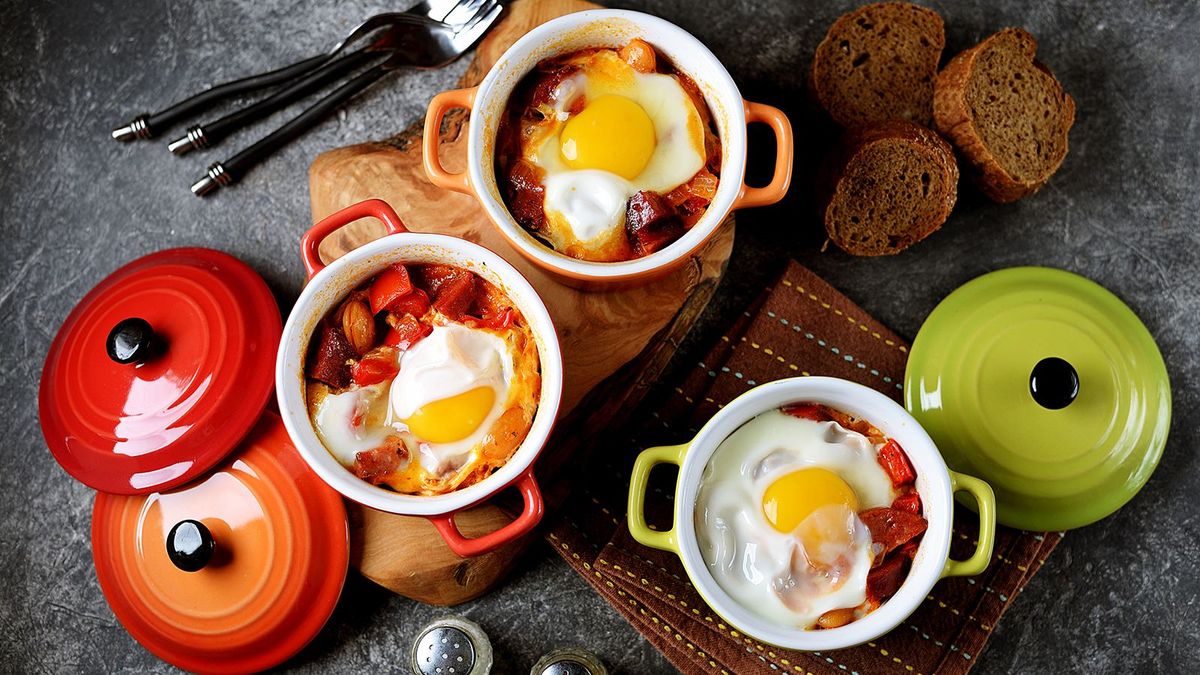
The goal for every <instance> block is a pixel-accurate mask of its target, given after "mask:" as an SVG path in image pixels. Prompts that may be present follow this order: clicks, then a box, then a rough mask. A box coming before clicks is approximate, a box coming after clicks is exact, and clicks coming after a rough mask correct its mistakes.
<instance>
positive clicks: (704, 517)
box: [695, 410, 892, 628]
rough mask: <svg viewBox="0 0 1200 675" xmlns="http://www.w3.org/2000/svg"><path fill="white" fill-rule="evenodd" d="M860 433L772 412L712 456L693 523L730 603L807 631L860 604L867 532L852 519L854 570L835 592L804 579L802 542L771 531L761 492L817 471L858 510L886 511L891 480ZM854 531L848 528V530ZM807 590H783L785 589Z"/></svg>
mask: <svg viewBox="0 0 1200 675" xmlns="http://www.w3.org/2000/svg"><path fill="white" fill-rule="evenodd" d="M876 455H877V451H876V448H875V447H874V446H873V445H872V444H871V442H870V441H869V440H868V439H867V438H866V437H865V436H863V435H861V434H859V433H857V432H854V431H849V430H847V429H844V428H843V427H841V426H840V425H838V424H837V423H836V422H814V421H812V420H806V419H799V418H796V417H793V416H791V415H787V414H785V413H783V412H780V411H778V410H773V411H770V412H766V413H763V414H761V415H759V416H757V417H755V418H754V419H753V420H751V421H749V422H747V423H746V424H744V425H743V426H742V427H740V428H739V429H738V430H737V431H735V432H734V433H732V434H730V435H729V437H728V438H726V439H725V440H724V441H723V442H722V443H721V445H720V446H719V447H718V448H717V450H716V452H714V454H713V456H712V458H711V459H710V460H709V463H708V465H707V466H706V467H705V469H704V473H703V476H702V478H701V487H700V492H699V495H698V497H697V503H696V511H695V524H696V534H697V539H698V541H699V544H700V548H701V554H702V556H703V558H704V561H705V563H706V564H707V566H708V568H709V570H710V571H711V572H712V574H713V576H714V578H715V579H716V581H717V583H718V584H719V585H720V586H721V588H722V589H724V590H725V591H726V592H727V593H728V594H729V595H730V596H731V597H733V599H734V600H735V601H737V602H738V603H739V604H740V605H742V606H743V607H745V608H746V609H748V610H750V611H752V612H754V613H756V614H758V615H760V616H762V617H763V618H765V619H768V620H769V621H771V622H773V623H776V624H779V625H783V626H789V627H798V628H811V627H812V626H813V625H814V624H815V623H816V620H817V619H818V618H819V617H820V616H821V614H824V613H825V612H827V611H830V610H833V609H839V608H844V607H856V606H858V605H860V604H862V603H863V602H864V601H865V600H866V580H867V573H868V572H870V569H871V562H872V560H873V558H874V555H873V551H872V546H871V536H870V531H869V530H868V529H867V527H866V525H864V524H863V523H862V521H861V520H860V519H859V518H858V517H857V515H854V516H852V518H853V523H852V525H851V526H850V527H851V528H852V531H853V536H852V538H851V545H850V547H849V549H848V550H839V551H838V553H841V554H843V555H845V556H846V557H847V558H848V559H849V560H850V561H851V565H850V567H849V569H848V570H847V573H846V574H845V575H844V579H845V581H844V583H842V584H840V586H839V587H837V588H830V587H828V586H827V585H822V584H823V582H822V580H820V579H815V578H801V577H803V576H804V574H805V569H806V565H805V564H804V562H803V560H804V558H803V552H802V549H803V547H802V544H801V543H800V541H799V540H798V539H796V538H795V537H794V536H792V535H791V534H785V533H782V532H779V531H778V530H776V529H775V528H774V527H773V526H772V525H771V524H770V523H769V522H768V521H767V519H766V517H765V516H764V514H763V511H762V498H763V493H764V492H765V491H766V490H767V488H768V487H769V486H770V485H771V483H773V482H774V481H775V480H776V479H778V478H780V477H781V476H784V475H786V474H788V473H791V472H793V471H796V470H798V469H803V468H808V467H820V468H824V469H828V470H830V471H832V472H834V473H836V474H837V475H839V476H840V477H841V478H842V479H843V480H845V481H846V483H847V484H848V485H849V486H850V487H851V488H852V489H853V490H854V492H855V493H856V495H857V497H858V502H859V510H863V509H868V508H873V507H877V506H888V505H890V504H891V500H892V485H891V480H890V479H889V478H888V476H887V474H886V473H885V472H884V471H883V468H882V467H880V466H879V463H878V462H877V460H876ZM848 531H850V530H848ZM797 581H798V582H799V583H798V584H797V585H800V586H806V587H807V588H808V589H809V590H808V591H807V593H808V594H805V595H803V596H800V595H798V594H797V593H795V592H793V593H790V594H789V593H787V592H781V591H780V590H779V589H780V588H782V587H786V586H788V585H789V584H793V583H796V582H797Z"/></svg>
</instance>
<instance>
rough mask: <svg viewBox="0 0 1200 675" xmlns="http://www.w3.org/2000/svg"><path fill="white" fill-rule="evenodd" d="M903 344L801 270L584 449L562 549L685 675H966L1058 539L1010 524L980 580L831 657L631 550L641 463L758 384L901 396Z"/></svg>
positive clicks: (657, 521)
mask: <svg viewBox="0 0 1200 675" xmlns="http://www.w3.org/2000/svg"><path fill="white" fill-rule="evenodd" d="M907 358H908V347H907V345H906V344H905V343H904V342H903V341H902V340H901V339H900V338H899V337H897V336H896V335H895V334H894V333H892V332H891V331H890V330H888V329H887V328H885V327H884V326H882V325H881V324H879V323H878V322H877V321H875V320H874V319H872V318H871V317H869V316H867V314H866V313H865V312H863V311H862V309H860V308H859V307H858V306H857V305H855V304H854V303H852V302H850V300H848V299H847V298H846V297H845V296H843V295H842V294H840V293H838V292H837V291H836V290H834V289H833V287H831V286H830V285H829V284H827V283H825V282H824V281H822V280H821V279H820V278H819V277H817V276H816V275H815V274H813V273H812V272H810V271H808V270H807V269H805V268H804V267H802V266H800V265H799V264H798V263H795V262H793V263H791V264H789V266H788V268H787V270H786V271H785V272H784V274H783V276H782V277H781V278H780V280H779V282H778V283H776V284H775V286H774V287H773V288H770V289H768V290H767V291H766V292H764V294H763V296H762V297H761V299H760V300H759V301H758V302H757V303H755V305H754V306H752V307H751V308H750V309H749V310H747V311H746V312H745V313H744V314H743V315H742V316H741V317H740V318H739V320H738V321H737V322H736V323H735V324H734V325H733V326H731V327H730V328H729V330H728V331H727V332H726V333H725V334H724V335H722V336H721V338H720V339H719V340H718V341H717V344H716V345H715V346H714V347H713V348H712V350H711V351H710V352H709V354H708V355H707V356H706V357H705V358H704V360H703V361H701V362H699V363H697V364H695V367H694V368H693V369H691V370H690V371H689V372H687V373H686V374H685V375H684V376H683V379H682V381H681V382H677V383H663V384H662V386H660V387H659V391H657V392H653V393H652V394H651V395H650V396H649V397H648V398H647V399H646V402H645V404H643V412H642V413H639V414H637V415H635V416H634V421H633V423H632V424H631V425H630V427H629V429H628V432H629V433H628V436H627V437H626V438H620V437H621V436H624V435H625V434H624V433H621V434H617V436H618V439H619V441H620V442H616V443H614V444H613V447H606V448H600V449H598V450H595V451H593V452H591V453H589V454H588V459H587V463H586V465H585V468H584V471H582V472H581V473H580V477H579V478H577V479H576V481H575V482H574V486H573V487H574V489H575V491H574V493H573V494H572V496H571V498H570V499H569V500H568V502H567V503H566V505H565V506H564V508H563V509H562V512H561V513H562V516H561V518H560V519H559V520H558V521H557V522H555V523H554V525H553V526H552V528H551V529H550V530H549V532H548V534H547V538H548V540H549V542H550V544H551V545H552V546H553V547H554V549H555V550H557V551H558V553H559V554H560V555H561V556H563V558H564V559H565V560H566V561H567V563H568V564H570V565H571V566H572V567H573V568H574V569H575V570H576V571H577V572H579V573H580V574H581V575H582V576H583V577H584V578H585V579H587V580H588V582H589V583H591V584H592V586H594V587H595V588H596V589H597V590H598V591H599V592H600V593H601V594H602V595H603V596H604V598H605V599H606V600H608V602H609V603H610V604H612V606H613V607H615V608H616V609H617V610H618V611H620V612H621V614H622V615H624V616H625V618H626V619H627V620H628V621H629V622H630V623H631V624H633V626H634V627H636V628H637V629H638V630H639V631H641V633H642V634H643V635H645V636H646V638H647V639H648V640H650V642H652V643H653V644H654V645H655V646H656V647H658V649H659V650H660V651H662V652H663V654H664V655H666V657H667V658H668V659H670V661H671V662H672V663H673V664H675V666H677V667H678V668H679V669H680V670H682V671H684V672H689V673H691V672H712V673H758V672H762V673H766V672H770V671H777V672H778V671H785V672H797V673H864V674H865V673H887V672H895V673H935V672H936V673H942V674H950V673H965V672H967V671H968V670H970V668H971V667H972V666H973V665H974V663H975V660H976V657H977V656H978V654H979V652H980V651H981V650H982V649H983V645H984V643H985V642H986V641H987V639H988V636H989V634H990V633H991V631H992V627H993V626H994V625H995V624H996V621H997V620H998V619H999V618H1000V616H1001V615H1002V614H1003V613H1004V611H1005V609H1007V608H1008V605H1009V603H1011V602H1012V600H1013V598H1014V597H1015V596H1016V595H1017V594H1018V593H1019V592H1020V591H1021V589H1022V588H1023V587H1024V586H1025V584H1027V583H1028V582H1029V580H1030V578H1032V576H1033V575H1034V573H1036V572H1037V570H1038V569H1039V568H1040V567H1041V565H1042V563H1043V562H1044V561H1045V559H1046V556H1047V555H1049V553H1050V551H1051V550H1053V549H1054V546H1055V545H1056V544H1058V542H1059V540H1060V539H1061V533H1037V532H1022V531H1018V530H1012V529H1008V528H1004V527H1001V528H999V531H998V533H997V536H996V548H995V554H994V555H993V558H992V563H991V565H990V566H989V567H988V568H987V570H986V571H985V572H984V573H983V574H982V575H980V576H978V577H975V578H971V579H965V578H955V579H944V580H942V581H941V582H939V583H938V584H937V585H936V586H934V588H933V591H932V593H931V595H930V596H929V597H928V598H927V599H926V601H925V603H924V604H922V605H921V606H920V607H919V608H918V609H917V611H916V612H914V613H913V615H912V616H910V617H909V618H908V619H906V620H905V621H904V623H902V624H901V625H900V626H899V627H898V628H896V629H895V630H893V631H892V632H891V633H889V634H888V635H885V636H883V637H881V638H879V639H878V640H876V641H874V642H869V643H867V644H865V645H861V646H859V647H854V648H851V649H844V650H840V651H836V652H828V653H801V652H793V651H788V650H782V649H777V648H775V647H772V646H770V645H765V644H762V643H760V642H758V641H756V640H754V639H751V638H749V637H746V636H745V635H742V634H741V633H739V632H738V631H737V630H735V629H733V628H732V627H730V626H728V625H726V624H725V623H724V622H723V621H722V620H721V619H720V617H718V616H716V615H715V614H714V613H713V612H712V610H710V609H709V608H708V606H707V605H706V604H705V603H704V601H703V600H702V599H701V598H700V596H699V595H698V594H697V593H696V591H695V589H693V588H692V586H691V584H690V583H689V582H688V580H687V576H686V575H685V573H684V571H683V567H682V566H681V565H680V563H679V561H678V560H677V559H676V558H675V556H674V555H672V554H670V553H665V552H662V551H657V550H654V549H650V548H647V547H645V546H642V545H640V544H638V543H637V542H635V541H633V539H632V537H630V535H629V531H628V529H627V528H626V526H625V502H626V498H627V491H628V487H629V475H630V471H631V468H632V466H633V459H634V457H636V455H637V453H638V452H639V451H641V450H642V449H643V448H647V447H651V446H654V445H664V444H675V443H681V442H683V441H686V440H687V439H689V438H691V437H692V436H694V435H695V433H696V431H697V429H699V428H700V426H701V425H703V423H704V422H705V421H706V420H708V418H710V417H711V416H712V415H713V414H714V413H716V412H717V410H718V409H719V408H720V407H721V406H722V405H723V404H724V403H726V402H728V401H729V400H731V399H733V398H734V397H735V396H737V395H738V394H741V393H742V392H744V391H746V390H747V389H750V388H751V387H753V386H754V385H756V384H758V383H762V382H768V381H770V380H777V379H781V378H784V377H793V376H797V375H810V374H811V375H832V376H836V377H841V378H845V379H848V380H853V381H855V382H859V383H861V384H864V385H867V386H870V387H874V388H875V389H878V390H879V391H882V392H884V393H886V394H887V395H889V396H891V397H892V398H894V399H896V400H897V401H900V400H901V399H902V396H901V394H902V392H901V383H902V381H903V376H904V364H905V361H906V360H907ZM667 473H668V471H667V470H659V471H656V472H655V474H654V480H652V481H651V483H650V490H649V494H648V496H647V500H646V501H647V519H648V521H649V522H650V523H651V525H655V526H658V527H659V528H660V529H663V528H668V527H670V520H671V508H672V503H671V500H672V497H673V492H674V476H673V475H669V476H668V475H664V474H667ZM977 531H978V527H977V520H976V516H975V514H973V513H971V512H969V511H965V510H963V509H961V508H959V509H958V512H957V513H956V514H955V521H954V537H953V542H952V545H951V554H952V555H953V556H954V557H956V558H960V559H961V558H966V557H968V556H969V555H970V554H971V552H972V551H973V550H974V542H975V538H976V535H977Z"/></svg>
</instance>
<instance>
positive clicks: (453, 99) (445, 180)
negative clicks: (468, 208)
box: [421, 87, 479, 195]
mask: <svg viewBox="0 0 1200 675" xmlns="http://www.w3.org/2000/svg"><path fill="white" fill-rule="evenodd" d="M478 89H479V87H471V88H470V89H452V90H450V91H443V92H442V93H440V94H438V95H437V96H434V97H433V100H432V101H430V102H429V110H428V111H427V112H426V113H425V133H424V135H423V136H422V138H421V141H422V143H421V154H422V155H424V163H425V175H426V176H429V182H431V183H433V184H434V185H436V186H438V187H440V188H444V189H446V190H454V191H455V192H461V193H463V194H465V195H469V194H473V193H472V192H471V183H470V180H469V179H468V178H467V172H466V171H464V172H462V173H450V172H449V171H446V169H445V168H443V167H442V160H441V159H439V158H438V141H439V140H440V138H441V133H440V132H441V129H442V118H443V117H445V116H446V113H448V112H450V111H451V110H453V109H455V108H466V109H467V110H470V109H471V106H472V105H474V103H475V92H476V91H477V90H478Z"/></svg>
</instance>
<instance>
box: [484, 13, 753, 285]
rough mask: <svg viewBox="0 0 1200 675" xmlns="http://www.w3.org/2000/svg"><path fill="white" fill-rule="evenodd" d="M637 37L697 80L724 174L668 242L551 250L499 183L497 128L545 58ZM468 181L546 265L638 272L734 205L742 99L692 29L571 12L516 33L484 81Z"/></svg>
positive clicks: (591, 275)
mask: <svg viewBox="0 0 1200 675" xmlns="http://www.w3.org/2000/svg"><path fill="white" fill-rule="evenodd" d="M635 37H640V38H643V39H645V40H646V41H647V42H649V43H650V44H652V45H654V47H655V48H656V49H658V51H659V52H661V53H662V54H663V55H665V56H666V57H667V58H668V59H670V61H671V63H672V64H674V65H675V66H676V67H677V68H679V70H681V71H682V72H684V73H686V74H687V75H688V76H689V77H691V78H692V79H693V80H695V82H696V84H697V85H698V86H699V87H700V90H701V91H702V92H703V93H704V98H705V100H706V101H707V103H708V107H709V109H710V110H711V111H712V113H713V119H714V121H715V122H716V123H717V127H718V128H717V131H718V135H719V136H720V138H721V153H722V156H721V178H720V181H719V183H718V185H717V194H716V196H715V197H714V199H713V201H712V203H711V204H709V207H708V210H707V211H706V212H705V214H704V215H703V216H702V217H701V218H700V220H699V221H697V222H696V224H695V225H694V226H692V228H691V229H690V230H688V231H687V232H686V233H685V234H684V235H683V236H682V237H680V238H679V239H678V240H677V241H675V242H674V243H672V244H671V245H670V246H667V247H666V248H664V249H662V250H661V251H657V252H655V253H652V254H650V255H648V256H645V257H643V258H637V259H635V260H629V261H624V262H589V261H586V260H578V259H576V258H572V257H570V256H567V255H563V254H562V253H558V252H557V251H555V250H553V249H551V248H550V247H549V246H547V245H545V244H543V243H542V242H540V241H538V240H537V239H536V238H534V236H533V235H531V234H529V233H528V232H526V231H525V228H523V227H521V225H520V224H518V223H517V221H516V220H515V219H514V218H513V217H512V214H511V213H509V211H508V207H507V206H505V205H504V200H503V199H502V198H501V196H500V192H499V189H498V188H497V186H496V179H495V164H494V161H493V152H492V150H493V148H494V147H495V135H496V127H497V124H498V122H499V119H500V116H501V115H502V114H503V112H504V108H505V106H506V105H507V104H508V98H509V95H510V94H511V93H512V90H513V88H514V87H515V86H516V84H517V83H518V82H519V81H520V80H521V78H522V77H524V76H525V74H526V73H528V72H529V71H530V70H531V69H532V68H533V67H534V66H535V65H536V64H537V62H538V61H541V60H542V59H545V58H549V57H551V56H556V55H558V54H563V53H567V52H571V51H574V50H577V49H583V48H585V47H596V46H620V45H623V44H625V43H626V42H628V41H629V40H630V39H632V38H635ZM467 167H468V172H469V177H470V184H471V186H472V188H473V190H474V192H475V194H476V196H477V197H478V199H479V202H480V203H481V204H482V205H483V208H484V210H485V211H487V214H488V216H489V217H490V218H491V219H492V222H493V223H495V224H496V225H497V226H498V227H499V228H500V229H501V230H502V231H503V232H504V234H505V236H506V237H507V238H508V240H509V241H510V242H512V243H513V245H514V246H516V247H517V248H519V249H520V250H521V252H522V253H523V254H524V255H526V256H528V257H530V258H532V259H535V260H536V261H537V262H538V263H539V264H541V265H543V266H545V267H546V268H549V269H552V270H557V271H560V272H562V273H565V274H567V275H568V276H572V277H577V278H587V279H597V280H605V279H611V278H614V277H616V278H622V277H630V276H641V275H644V274H646V273H648V272H651V271H653V270H656V269H659V268H664V267H670V266H672V265H674V264H675V263H677V262H678V261H679V260H680V259H682V258H684V257H686V256H687V255H688V254H690V253H691V252H692V251H693V250H694V249H696V248H697V247H699V246H700V245H701V244H702V243H704V241H706V240H707V239H708V238H709V237H711V236H712V235H713V233H715V232H716V230H717V228H718V227H719V226H720V224H721V221H722V220H724V219H725V216H726V215H728V214H729V212H730V211H731V210H733V206H734V204H735V202H736V201H737V198H738V195H739V194H740V193H741V190H742V184H743V182H744V180H745V174H746V108H745V101H744V99H743V98H742V94H741V92H740V91H739V90H738V87H737V84H736V83H734V81H733V78H732V77H731V76H730V75H729V71H728V70H726V68H725V66H723V65H721V62H720V61H719V60H718V59H717V57H716V56H715V55H714V54H713V53H712V51H710V50H709V49H708V47H705V46H704V44H703V43H701V42H700V41H699V40H697V39H696V38H695V37H694V36H692V34H691V33H688V32H687V31H685V30H683V29H682V28H680V27H678V26H676V25H675V24H673V23H670V22H669V21H665V20H663V19H660V18H658V17H656V16H651V15H649V14H643V13H641V12H631V11H627V10H617V9H597V10H587V11H583V12H576V13H574V14H567V15H565V16H561V17H559V18H557V19H554V20H552V21H548V22H546V23H544V24H542V25H541V26H538V27H537V28H534V29H533V30H531V31H529V32H528V33H526V34H525V36H524V37H522V38H521V39H519V40H517V42H516V43H514V44H513V46H511V47H509V48H508V50H507V51H506V52H504V54H503V55H502V56H501V57H500V59H499V60H498V61H497V62H496V64H495V65H494V66H492V69H491V70H490V71H488V74H487V76H486V77H485V78H484V79H483V82H482V83H480V85H479V88H478V90H477V92H476V94H475V102H474V104H473V106H472V110H471V124H470V136H469V137H468V139H467Z"/></svg>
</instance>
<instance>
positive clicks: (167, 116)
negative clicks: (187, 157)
mask: <svg viewBox="0 0 1200 675" xmlns="http://www.w3.org/2000/svg"><path fill="white" fill-rule="evenodd" d="M458 4H462V3H459V2H455V1H454V0H449V1H447V0H442V2H440V3H438V5H437V7H436V8H435V7H431V6H430V4H429V3H428V2H421V3H418V4H417V5H415V6H413V7H412V8H410V9H409V10H408V11H407V12H403V13H392V14H389V15H388V16H389V17H391V19H392V21H394V22H396V23H401V22H403V23H412V24H414V25H426V26H432V25H438V24H443V23H444V21H445V19H446V18H447V17H448V16H450V15H451V14H452V11H453V10H454V9H455V8H456V7H454V6H450V7H447V5H458ZM377 18H378V17H377V16H376V17H371V18H369V19H367V20H366V21H363V22H362V23H361V24H359V25H358V26H356V27H355V28H354V30H352V31H350V32H349V33H348V34H347V35H346V37H345V38H343V39H342V40H341V41H340V42H338V43H337V44H336V45H334V47H333V48H332V49H330V50H329V51H328V52H326V53H324V54H317V55H316V56H311V57H309V58H307V59H304V60H302V61H298V62H296V63H293V64H291V65H289V66H284V67H283V68H278V69H276V70H272V71H269V72H266V73H260V74H258V75H251V76H249V77H243V78H241V79H238V80H233V81H230V82H225V83H223V84H218V85H214V86H212V87H209V88H208V89H206V90H204V91H202V92H200V93H199V94H196V95H194V96H191V97H189V98H187V99H184V100H183V101H180V102H178V103H175V104H173V105H171V106H169V107H167V108H166V109H164V110H162V111H160V112H157V113H153V114H151V113H142V114H140V115H138V116H137V117H134V118H133V119H132V120H131V121H129V122H128V123H126V124H123V125H121V126H119V127H117V128H115V129H113V130H112V134H111V135H112V137H113V139H114V140H117V141H121V142H129V141H133V140H139V139H150V138H155V137H157V136H158V135H159V133H160V132H161V131H163V130H166V129H168V128H170V127H171V126H174V125H175V124H176V123H177V122H179V121H180V120H182V119H183V118H185V117H189V116H191V115H192V114H194V113H197V112H200V111H201V110H204V109H206V108H208V107H210V106H211V105H212V104H214V103H216V102H218V101H220V100H223V99H227V98H232V97H234V96H240V95H243V94H248V93H250V92H253V91H257V90H259V89H265V88H267V87H272V86H274V85H277V84H280V83H283V82H287V81H289V80H291V79H293V78H295V77H299V76H301V75H304V74H305V73H308V72H310V71H312V70H313V69H315V68H318V67H320V66H321V65H323V64H325V63H327V62H328V61H330V60H332V59H333V58H334V57H336V56H337V55H338V54H340V53H341V52H342V51H344V50H345V49H346V47H348V46H349V45H350V44H351V43H353V42H355V41H356V40H357V39H358V38H359V37H361V36H362V35H363V34H364V33H365V32H368V31H367V27H368V25H369V24H371V23H372V21H374V20H377ZM376 27H378V26H377V25H376ZM370 30H373V28H371V29H370Z"/></svg>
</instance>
